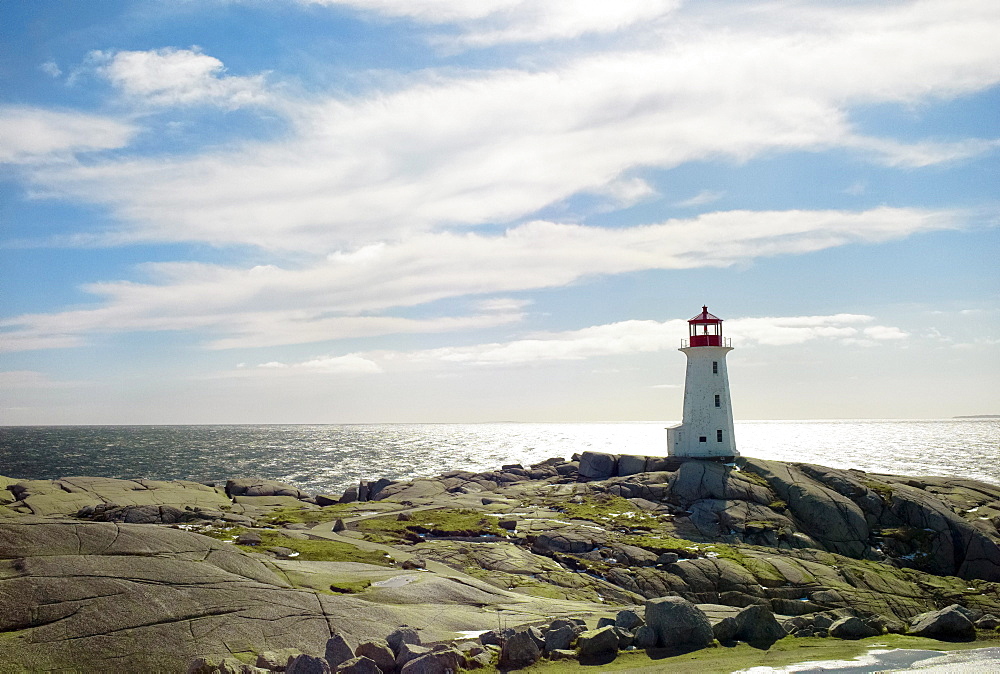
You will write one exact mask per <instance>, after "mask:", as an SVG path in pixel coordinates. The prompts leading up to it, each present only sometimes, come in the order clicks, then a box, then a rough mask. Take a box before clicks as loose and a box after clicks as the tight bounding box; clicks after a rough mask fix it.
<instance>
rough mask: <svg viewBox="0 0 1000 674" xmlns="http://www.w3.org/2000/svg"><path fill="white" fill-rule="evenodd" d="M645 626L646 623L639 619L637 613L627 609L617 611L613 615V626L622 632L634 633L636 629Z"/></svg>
mask: <svg viewBox="0 0 1000 674" xmlns="http://www.w3.org/2000/svg"><path fill="white" fill-rule="evenodd" d="M645 624H646V622H645V621H644V620H643V619H642V618H640V617H639V614H638V613H636V612H635V611H632V610H629V609H625V610H623V611H619V612H618V613H617V614H616V615H615V626H616V627H621V628H622V629H624V630H629V631H630V632H631V631H635V628H636V627H639V626H640V625H645Z"/></svg>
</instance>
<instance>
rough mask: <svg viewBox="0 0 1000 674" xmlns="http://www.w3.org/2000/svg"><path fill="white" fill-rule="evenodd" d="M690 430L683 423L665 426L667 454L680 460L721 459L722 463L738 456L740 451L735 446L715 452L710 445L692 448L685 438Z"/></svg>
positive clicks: (729, 461)
mask: <svg viewBox="0 0 1000 674" xmlns="http://www.w3.org/2000/svg"><path fill="white" fill-rule="evenodd" d="M692 432H693V431H690V430H689V429H685V427H684V424H677V425H676V426H670V427H669V428H667V456H669V457H671V458H676V459H680V460H684V459H701V460H703V461H721V462H723V463H731V462H733V461H735V460H736V459H738V458H739V457H740V453H739V452H738V451H737V450H736V448H735V447H727V448H724V449H722V450H721V451H719V450H716V451H717V453H713V452H712V449H713V448H711V447H706V448H704V449H702V448H700V447H698V448H696V449H694V450H692V449H691V447H689V446H688V444H687V443H686V438H685V435H686V434H687V433H692Z"/></svg>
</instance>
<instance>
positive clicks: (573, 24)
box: [300, 0, 680, 47]
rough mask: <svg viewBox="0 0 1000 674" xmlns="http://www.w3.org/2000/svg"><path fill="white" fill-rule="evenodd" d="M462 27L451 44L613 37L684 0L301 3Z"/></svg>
mask: <svg viewBox="0 0 1000 674" xmlns="http://www.w3.org/2000/svg"><path fill="white" fill-rule="evenodd" d="M300 1H302V2H308V3H310V4H323V5H334V4H336V5H347V6H350V7H355V8H357V9H361V10H368V11H373V12H377V13H379V14H382V15H385V16H391V17H405V18H409V19H413V20H415V21H419V22H422V23H429V24H452V25H457V26H459V27H460V28H461V30H462V32H461V33H460V35H459V36H458V37H443V36H442V37H439V38H438V40H439V41H441V42H444V43H449V44H459V45H466V46H477V47H484V46H490V45H495V44H502V43H508V42H541V41H546V40H558V39H569V38H576V37H579V36H581V35H586V34H588V33H612V32H616V31H619V30H621V29H623V28H626V27H629V26H632V25H634V24H636V23H638V22H649V21H653V20H656V19H659V18H661V17H663V16H664V15H666V14H669V13H670V12H671V11H672V10H673V9H675V8H676V7H677V6H679V5H680V2H679V0H616V1H615V2H606V1H604V0H475V1H474V2H470V1H469V0H300Z"/></svg>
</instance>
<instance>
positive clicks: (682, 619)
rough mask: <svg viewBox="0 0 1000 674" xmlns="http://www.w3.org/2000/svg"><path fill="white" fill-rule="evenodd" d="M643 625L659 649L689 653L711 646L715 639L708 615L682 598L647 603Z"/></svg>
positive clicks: (666, 598)
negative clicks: (653, 633)
mask: <svg viewBox="0 0 1000 674" xmlns="http://www.w3.org/2000/svg"><path fill="white" fill-rule="evenodd" d="M646 624H647V625H648V626H649V627H651V628H652V629H653V631H654V632H655V633H656V644H657V646H659V647H660V648H669V649H673V650H683V651H691V650H697V649H699V648H705V647H707V646H710V645H711V644H712V642H713V641H714V640H715V635H714V634H713V633H712V623H711V622H709V620H708V616H706V615H705V614H704V613H703V612H702V611H701V610H700V609H699V608H698V607H697V606H695V605H694V604H692V603H691V602H689V601H687V600H686V599H682V598H681V597H658V598H656V599H650V600H648V601H647V602H646Z"/></svg>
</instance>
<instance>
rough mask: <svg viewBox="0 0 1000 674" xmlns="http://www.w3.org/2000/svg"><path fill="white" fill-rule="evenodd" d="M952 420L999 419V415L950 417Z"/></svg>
mask: <svg viewBox="0 0 1000 674" xmlns="http://www.w3.org/2000/svg"><path fill="white" fill-rule="evenodd" d="M952 418H954V419H1000V414H966V415H964V416H959V417H952Z"/></svg>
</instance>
